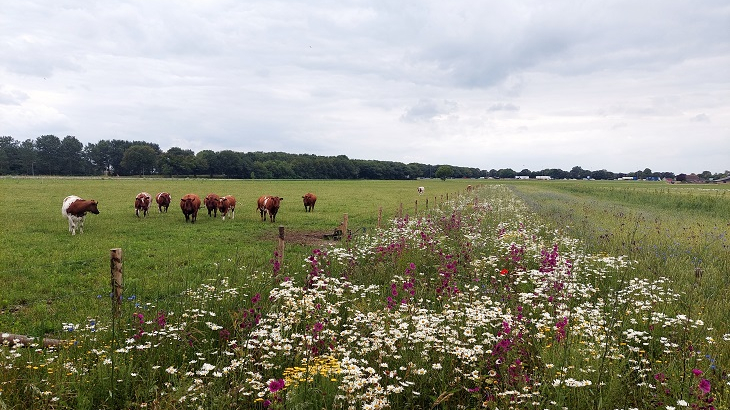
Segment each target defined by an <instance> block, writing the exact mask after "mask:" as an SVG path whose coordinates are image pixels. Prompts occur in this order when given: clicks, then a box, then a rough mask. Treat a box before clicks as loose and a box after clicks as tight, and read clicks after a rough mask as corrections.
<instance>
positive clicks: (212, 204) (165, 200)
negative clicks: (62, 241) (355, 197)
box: [61, 192, 317, 235]
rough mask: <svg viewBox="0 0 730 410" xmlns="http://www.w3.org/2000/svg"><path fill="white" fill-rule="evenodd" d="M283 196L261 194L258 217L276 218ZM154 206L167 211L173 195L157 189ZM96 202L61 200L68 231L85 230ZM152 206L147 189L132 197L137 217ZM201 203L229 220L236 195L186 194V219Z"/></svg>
mask: <svg viewBox="0 0 730 410" xmlns="http://www.w3.org/2000/svg"><path fill="white" fill-rule="evenodd" d="M283 200H284V198H281V197H278V196H271V195H264V196H261V197H259V199H258V201H257V203H256V206H257V210H258V211H259V212H260V213H261V220H262V221H266V219H267V215H268V219H269V220H270V221H271V222H275V221H276V214H277V213H278V212H279V207H280V206H281V201H283ZM302 201H303V202H304V211H305V212H312V211H313V210H314V204H315V203H316V202H317V196H316V195H314V194H313V193H311V192H308V193H306V194H304V195H303V196H302ZM155 202H156V203H157V209H158V210H159V212H160V213H163V212H167V208H168V207H169V206H170V203H171V202H172V196H171V195H170V194H169V193H167V192H160V193H159V194H157V196H156V197H155ZM98 204H99V203H98V202H97V201H95V200H93V199H90V200H88V199H82V198H80V197H78V196H76V195H71V196H67V197H66V198H65V199H64V200H63V205H62V206H61V214H62V215H63V216H64V217H65V218H67V219H68V231H69V232H71V235H76V230H78V231H79V233H83V232H84V219H85V218H86V214H87V213H89V212H90V213H92V214H98V213H99V208H98ZM150 206H153V205H152V195H150V194H149V193H147V192H140V193H139V194H137V197H136V198H135V199H134V213H135V215H137V217H138V218H139V217H140V215H141V216H144V217H146V216H147V214H148V213H149V209H150ZM203 206H205V208H206V209H207V210H208V216H213V217H217V216H218V213H220V214H221V219H222V220H224V221H225V220H226V217H227V216H230V218H231V219H233V218H234V217H235V211H236V198H234V197H233V196H232V195H225V196H223V197H221V196H219V195H217V194H208V195H207V196H206V197H205V199H204V200H203V201H201V200H200V197H199V196H198V195H196V194H187V195H184V196H183V197H182V198H181V199H180V209H181V210H182V213H183V215H184V216H185V222H188V221H190V222H191V223H195V221H196V220H197V219H198V210H199V209H201V208H202V207H203Z"/></svg>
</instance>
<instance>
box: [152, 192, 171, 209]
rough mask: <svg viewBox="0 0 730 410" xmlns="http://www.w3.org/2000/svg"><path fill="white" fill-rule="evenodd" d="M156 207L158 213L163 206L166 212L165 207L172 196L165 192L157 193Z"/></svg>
mask: <svg viewBox="0 0 730 410" xmlns="http://www.w3.org/2000/svg"><path fill="white" fill-rule="evenodd" d="M156 200H157V208H158V209H159V210H160V213H162V208H165V212H167V207H168V206H170V202H172V197H171V196H170V194H168V193H167V192H160V193H159V194H157V199H156Z"/></svg>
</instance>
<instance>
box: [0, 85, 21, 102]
mask: <svg viewBox="0 0 730 410" xmlns="http://www.w3.org/2000/svg"><path fill="white" fill-rule="evenodd" d="M27 99H28V94H26V93H24V92H22V91H19V90H15V89H8V88H6V87H2V86H0V104H4V105H20V104H22V103H23V101H25V100H27Z"/></svg>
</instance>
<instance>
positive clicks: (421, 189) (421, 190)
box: [418, 186, 426, 195]
mask: <svg viewBox="0 0 730 410" xmlns="http://www.w3.org/2000/svg"><path fill="white" fill-rule="evenodd" d="M424 192H426V188H424V187H422V186H419V187H418V195H423V193H424Z"/></svg>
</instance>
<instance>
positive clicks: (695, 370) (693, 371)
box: [692, 369, 702, 377]
mask: <svg viewBox="0 0 730 410" xmlns="http://www.w3.org/2000/svg"><path fill="white" fill-rule="evenodd" d="M692 373H693V374H694V375H695V376H697V377H699V376H700V375H701V374H702V370H700V369H692Z"/></svg>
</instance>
